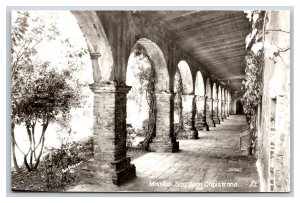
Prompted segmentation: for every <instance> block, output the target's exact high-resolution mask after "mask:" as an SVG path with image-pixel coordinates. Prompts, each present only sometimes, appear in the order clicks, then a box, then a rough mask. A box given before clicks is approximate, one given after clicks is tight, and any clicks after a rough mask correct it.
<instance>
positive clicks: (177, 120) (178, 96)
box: [174, 68, 183, 135]
mask: <svg viewBox="0 0 300 203" xmlns="http://www.w3.org/2000/svg"><path fill="white" fill-rule="evenodd" d="M182 93H183V86H182V79H181V75H180V72H179V69H178V68H177V69H176V73H175V77H174V134H175V135H176V134H177V133H178V132H179V131H180V130H182V127H183V120H182Z"/></svg>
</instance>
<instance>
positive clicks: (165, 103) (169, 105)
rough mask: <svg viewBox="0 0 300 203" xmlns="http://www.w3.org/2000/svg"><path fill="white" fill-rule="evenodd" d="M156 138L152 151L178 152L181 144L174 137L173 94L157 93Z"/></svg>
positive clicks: (153, 141)
mask: <svg viewBox="0 0 300 203" xmlns="http://www.w3.org/2000/svg"><path fill="white" fill-rule="evenodd" d="M155 95H156V108H157V113H156V136H155V138H154V139H153V140H152V143H150V146H149V148H150V151H155V152H178V151H179V142H177V141H176V137H175V136H174V125H173V120H174V113H173V109H174V104H173V102H174V100H173V97H174V95H173V94H171V93H166V92H161V93H156V94H155Z"/></svg>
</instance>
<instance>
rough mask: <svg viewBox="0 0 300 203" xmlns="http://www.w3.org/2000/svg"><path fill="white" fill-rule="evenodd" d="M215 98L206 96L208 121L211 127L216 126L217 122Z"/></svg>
mask: <svg viewBox="0 0 300 203" xmlns="http://www.w3.org/2000/svg"><path fill="white" fill-rule="evenodd" d="M212 108H213V99H212V98H206V108H205V109H206V123H207V125H208V126H209V127H216V124H215V123H214V121H213V114H212V113H213V111H212V110H213V109H212Z"/></svg>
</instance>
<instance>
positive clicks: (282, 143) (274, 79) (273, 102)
mask: <svg viewBox="0 0 300 203" xmlns="http://www.w3.org/2000/svg"><path fill="white" fill-rule="evenodd" d="M279 29H280V30H283V31H284V32H282V31H278V30H279ZM268 30H273V31H269V32H267V34H266V36H265V42H268V43H269V44H274V45H276V46H278V47H280V48H282V49H283V50H285V49H287V48H289V47H290V33H288V32H289V31H290V13H289V12H286V11H272V12H268V21H267V24H266V31H268ZM275 30H277V31H275ZM267 49H268V48H266V51H265V59H264V61H265V67H264V70H263V95H262V105H261V108H260V109H259V111H260V113H259V115H260V118H258V121H259V122H258V139H259V140H258V150H259V154H258V162H259V164H258V166H259V167H258V170H259V172H260V174H261V181H262V189H263V191H275V192H284V191H289V190H290V146H289V145H290V51H289V50H287V51H284V52H280V56H278V57H276V58H275V61H274V60H271V59H270V58H269V52H268V50H267Z"/></svg>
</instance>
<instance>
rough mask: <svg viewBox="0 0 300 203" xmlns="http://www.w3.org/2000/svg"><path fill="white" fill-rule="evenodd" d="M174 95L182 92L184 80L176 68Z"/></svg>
mask: <svg viewBox="0 0 300 203" xmlns="http://www.w3.org/2000/svg"><path fill="white" fill-rule="evenodd" d="M173 88H174V93H175V94H177V93H178V92H180V91H182V79H181V75H180V72H179V69H178V68H176V72H175V76H174V87H173Z"/></svg>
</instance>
